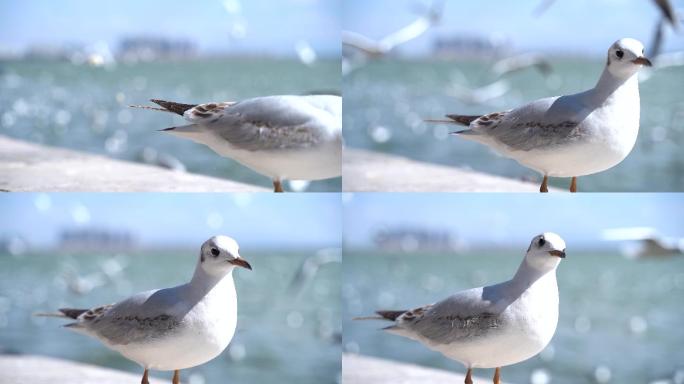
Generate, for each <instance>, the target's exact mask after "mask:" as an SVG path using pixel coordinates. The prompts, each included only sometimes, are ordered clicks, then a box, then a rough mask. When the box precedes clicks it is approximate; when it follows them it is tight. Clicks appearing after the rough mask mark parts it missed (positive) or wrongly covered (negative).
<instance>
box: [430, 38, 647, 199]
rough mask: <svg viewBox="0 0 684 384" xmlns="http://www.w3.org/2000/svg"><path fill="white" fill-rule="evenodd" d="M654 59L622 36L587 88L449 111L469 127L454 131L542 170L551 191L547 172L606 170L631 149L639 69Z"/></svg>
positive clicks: (636, 127) (544, 185)
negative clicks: (475, 111)
mask: <svg viewBox="0 0 684 384" xmlns="http://www.w3.org/2000/svg"><path fill="white" fill-rule="evenodd" d="M644 65H646V66H649V67H650V66H651V62H650V61H649V60H648V59H647V58H646V57H644V46H643V45H642V44H641V43H640V42H639V41H637V40H634V39H629V38H624V39H620V40H618V41H616V42H615V43H614V44H613V45H612V46H611V47H610V49H609V50H608V60H607V61H606V67H605V69H604V70H603V74H601V78H600V79H599V81H598V83H597V84H596V86H595V87H594V88H592V89H590V90H588V91H585V92H582V93H576V94H573V95H567V96H556V97H549V98H545V99H540V100H537V101H533V102H531V103H529V104H526V105H523V106H521V107H518V108H515V109H511V110H508V111H504V112H496V113H490V114H487V115H483V116H464V115H447V117H448V118H449V120H428V121H430V122H439V123H454V124H461V125H466V126H468V129H465V130H462V131H458V132H454V133H455V134H457V135H459V136H460V137H463V138H464V139H468V140H473V141H477V142H479V143H482V144H485V145H487V146H490V147H491V148H493V149H494V150H496V151H497V152H499V153H501V154H502V155H504V156H506V157H510V158H512V159H514V160H516V161H517V162H518V163H520V164H522V165H524V166H526V167H528V168H531V169H534V170H535V171H537V172H539V173H541V174H542V175H543V176H544V179H543V181H542V184H541V187H540V189H539V191H540V192H548V186H547V183H548V177H549V176H552V177H572V182H571V183H570V192H576V191H577V177H578V176H584V175H590V174H593V173H597V172H601V171H605V170H607V169H609V168H612V167H614V166H615V165H617V164H619V163H620V162H621V161H622V160H624V159H625V157H627V155H628V154H629V153H630V152H631V150H632V148H633V147H634V144H635V143H636V138H637V134H638V133H639V82H638V76H637V72H638V71H639V69H641V68H642V67H643V66H644Z"/></svg>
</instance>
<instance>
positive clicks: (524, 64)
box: [492, 53, 553, 77]
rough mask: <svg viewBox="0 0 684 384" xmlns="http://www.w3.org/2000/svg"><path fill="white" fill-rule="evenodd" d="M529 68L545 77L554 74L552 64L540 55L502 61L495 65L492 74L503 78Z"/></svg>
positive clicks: (517, 56)
mask: <svg viewBox="0 0 684 384" xmlns="http://www.w3.org/2000/svg"><path fill="white" fill-rule="evenodd" d="M527 68H534V69H536V70H538V71H539V72H540V73H541V74H542V75H544V76H545V77H546V76H548V75H550V74H551V73H552V72H553V69H552V68H551V63H550V62H549V61H548V60H547V59H545V58H544V57H543V56H542V55H540V54H538V53H523V54H521V55H516V56H511V57H506V58H504V59H501V60H499V61H497V62H496V63H494V66H492V72H494V74H496V75H497V76H503V75H507V74H509V73H514V72H518V71H522V70H525V69H527Z"/></svg>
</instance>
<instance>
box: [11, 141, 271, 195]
mask: <svg viewBox="0 0 684 384" xmlns="http://www.w3.org/2000/svg"><path fill="white" fill-rule="evenodd" d="M0 190H2V191H11V192H14V191H16V192H25V191H41V192H67V191H69V192H72V191H73V192H257V191H261V192H266V191H269V189H267V188H262V187H259V186H255V185H249V184H243V183H238V182H235V181H230V180H224V179H217V178H214V177H208V176H200V175H195V174H191V173H183V172H176V171H171V170H168V169H164V168H159V167H154V166H150V165H145V164H137V163H131V162H126V161H120V160H114V159H110V158H107V157H104V156H99V155H92V154H87V153H81V152H76V151H71V150H67V149H61V148H54V147H47V146H43V145H38V144H33V143H27V142H25V141H21V140H16V139H11V138H9V137H6V136H1V135H0Z"/></svg>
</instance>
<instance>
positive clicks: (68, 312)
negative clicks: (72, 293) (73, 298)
mask: <svg viewBox="0 0 684 384" xmlns="http://www.w3.org/2000/svg"><path fill="white" fill-rule="evenodd" d="M59 311H60V312H62V313H63V314H64V316H66V317H69V318H71V319H77V318H78V317H79V316H80V315H81V314H82V313H84V312H88V310H87V309H77V308H60V309H59Z"/></svg>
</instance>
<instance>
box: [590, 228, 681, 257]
mask: <svg viewBox="0 0 684 384" xmlns="http://www.w3.org/2000/svg"><path fill="white" fill-rule="evenodd" d="M603 239H605V240H609V241H636V242H639V245H638V246H636V247H624V248H623V249H622V253H623V255H624V256H625V257H628V258H633V259H636V258H649V257H652V258H662V257H669V256H677V255H682V254H684V239H681V238H670V237H665V236H662V235H661V234H660V233H658V231H657V230H656V229H655V228H651V227H627V228H611V229H606V230H604V231H603Z"/></svg>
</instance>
